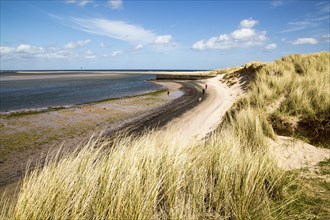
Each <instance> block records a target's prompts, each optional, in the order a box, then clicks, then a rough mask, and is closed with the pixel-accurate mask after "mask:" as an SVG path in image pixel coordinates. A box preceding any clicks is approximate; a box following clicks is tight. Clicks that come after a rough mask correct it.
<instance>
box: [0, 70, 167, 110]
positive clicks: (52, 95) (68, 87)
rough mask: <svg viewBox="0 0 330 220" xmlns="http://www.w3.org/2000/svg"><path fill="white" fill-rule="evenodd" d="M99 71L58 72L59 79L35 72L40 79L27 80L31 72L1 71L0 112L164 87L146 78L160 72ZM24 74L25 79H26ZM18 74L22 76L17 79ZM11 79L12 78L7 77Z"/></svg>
mask: <svg viewBox="0 0 330 220" xmlns="http://www.w3.org/2000/svg"><path fill="white" fill-rule="evenodd" d="M95 73H97V72H95V71H94V72H93V73H90V76H86V75H85V76H79V75H74V74H78V73H63V72H62V73H60V74H58V73H56V75H57V76H56V78H42V77H47V76H49V75H51V74H55V73H38V74H33V76H34V77H35V76H37V77H38V79H26V78H28V77H26V75H29V74H26V75H24V74H17V73H1V75H0V111H1V112H4V111H12V110H21V109H34V108H47V107H54V106H65V105H72V104H81V103H88V102H93V101H98V100H104V99H110V98H118V97H122V96H130V95H136V94H142V93H146V92H150V91H155V90H157V89H160V88H161V86H160V85H156V84H154V83H151V82H148V81H146V80H150V79H155V78H156V75H151V74H116V73H107V74H102V75H95ZM68 74H70V75H71V76H70V75H69V76H68ZM84 74H89V73H88V72H84ZM93 74H94V75H93ZM22 75H23V78H25V79H22ZM30 75H31V74H30ZM17 76H20V78H19V79H18V78H15V77H17ZM39 76H40V77H39ZM8 78H11V79H10V80H6V79H8Z"/></svg>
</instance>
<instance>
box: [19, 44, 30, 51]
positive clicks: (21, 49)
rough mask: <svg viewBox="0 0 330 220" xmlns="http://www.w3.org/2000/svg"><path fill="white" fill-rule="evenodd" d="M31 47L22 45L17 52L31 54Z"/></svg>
mask: <svg viewBox="0 0 330 220" xmlns="http://www.w3.org/2000/svg"><path fill="white" fill-rule="evenodd" d="M31 48H32V47H31V46H30V45H28V44H21V45H19V46H18V47H17V48H16V51H17V52H30V50H31Z"/></svg>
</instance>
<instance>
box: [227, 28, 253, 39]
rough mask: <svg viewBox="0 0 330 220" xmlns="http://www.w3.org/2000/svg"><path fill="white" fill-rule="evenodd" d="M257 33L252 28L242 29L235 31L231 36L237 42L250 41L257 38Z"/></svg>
mask: <svg viewBox="0 0 330 220" xmlns="http://www.w3.org/2000/svg"><path fill="white" fill-rule="evenodd" d="M255 35H256V32H255V30H253V29H250V28H242V29H238V30H236V31H234V32H233V33H231V36H232V37H233V38H234V39H236V40H245V39H250V38H251V37H253V36H255Z"/></svg>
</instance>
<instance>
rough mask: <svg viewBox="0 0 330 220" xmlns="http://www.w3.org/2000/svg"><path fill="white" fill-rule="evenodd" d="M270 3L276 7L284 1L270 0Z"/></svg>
mask: <svg viewBox="0 0 330 220" xmlns="http://www.w3.org/2000/svg"><path fill="white" fill-rule="evenodd" d="M271 5H272V6H273V7H278V6H281V5H284V1H281V0H273V1H271Z"/></svg>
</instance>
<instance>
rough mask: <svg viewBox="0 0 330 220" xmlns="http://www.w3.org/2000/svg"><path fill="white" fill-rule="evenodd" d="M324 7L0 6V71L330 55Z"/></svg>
mask: <svg viewBox="0 0 330 220" xmlns="http://www.w3.org/2000/svg"><path fill="white" fill-rule="evenodd" d="M329 23H330V3H329V1H315V0H314V1H290V0H287V1H279V0H276V1H271V0H269V1H267V0H264V1H261V0H259V1H196V0H194V1H187V0H186V1H157V0H155V1H151V0H148V1H133V0H130V1H128V0H103V1H101V0H58V1H55V0H49V1H23V0H19V1H15V0H1V42H0V43H1V45H0V46H1V48H0V52H1V69H3V70H4V69H26V70H28V69H35V70H37V69H80V67H82V68H83V69H216V68H224V67H229V66H237V65H242V64H244V63H247V62H250V61H254V60H260V61H272V60H275V59H278V58H280V57H282V56H285V55H288V54H292V53H313V52H319V51H329V50H330V46H329V44H330V30H329V25H330V24H329Z"/></svg>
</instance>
